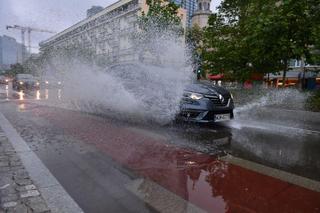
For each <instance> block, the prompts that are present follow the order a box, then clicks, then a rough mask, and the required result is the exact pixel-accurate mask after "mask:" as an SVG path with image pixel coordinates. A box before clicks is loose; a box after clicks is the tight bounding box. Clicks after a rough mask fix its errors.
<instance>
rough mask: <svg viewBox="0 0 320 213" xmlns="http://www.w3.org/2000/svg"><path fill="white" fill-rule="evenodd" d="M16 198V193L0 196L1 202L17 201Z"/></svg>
mask: <svg viewBox="0 0 320 213" xmlns="http://www.w3.org/2000/svg"><path fill="white" fill-rule="evenodd" d="M17 200H18V195H17V194H8V195H3V197H1V203H7V202H11V201H17Z"/></svg>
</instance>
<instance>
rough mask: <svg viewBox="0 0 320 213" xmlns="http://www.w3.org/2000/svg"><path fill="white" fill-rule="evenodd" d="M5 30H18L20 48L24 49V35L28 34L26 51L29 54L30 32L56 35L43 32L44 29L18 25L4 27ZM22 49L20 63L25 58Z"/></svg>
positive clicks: (46, 31)
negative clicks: (19, 32)
mask: <svg viewBox="0 0 320 213" xmlns="http://www.w3.org/2000/svg"><path fill="white" fill-rule="evenodd" d="M6 29H7V30H9V29H15V30H20V31H21V43H22V46H23V47H25V33H26V32H27V33H28V50H29V52H30V53H31V32H32V31H34V32H41V33H56V32H53V31H50V30H44V29H38V28H33V27H24V26H20V25H13V26H9V25H7V26H6ZM23 47H22V61H24V58H25V52H24V48H23Z"/></svg>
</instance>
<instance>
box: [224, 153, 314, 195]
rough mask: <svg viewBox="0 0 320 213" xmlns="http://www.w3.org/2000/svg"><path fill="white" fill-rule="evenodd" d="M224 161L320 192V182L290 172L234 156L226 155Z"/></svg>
mask: <svg viewBox="0 0 320 213" xmlns="http://www.w3.org/2000/svg"><path fill="white" fill-rule="evenodd" d="M220 159H221V160H223V161H227V162H229V163H231V164H234V165H237V166H240V167H243V168H246V169H249V170H252V171H254V172H257V173H260V174H263V175H267V176H270V177H273V178H276V179H280V180H282V181H285V182H288V183H291V184H294V185H297V186H301V187H304V188H307V189H310V190H312V191H317V192H320V182H319V181H315V180H311V179H309V178H305V177H301V176H299V175H295V174H292V173H289V172H285V171H282V170H279V169H274V168H271V167H267V166H264V165H261V164H258V163H254V162H252V161H248V160H244V159H241V158H237V157H234V156H232V155H226V156H223V157H221V158H220Z"/></svg>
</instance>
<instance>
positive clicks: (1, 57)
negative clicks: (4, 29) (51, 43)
mask: <svg viewBox="0 0 320 213" xmlns="http://www.w3.org/2000/svg"><path fill="white" fill-rule="evenodd" d="M23 48H24V51H26V48H25V47H23V46H22V45H21V44H20V43H18V42H17V41H16V39H14V38H12V37H10V36H6V35H3V36H0V68H1V69H9V68H10V65H11V64H16V63H22V50H23Z"/></svg>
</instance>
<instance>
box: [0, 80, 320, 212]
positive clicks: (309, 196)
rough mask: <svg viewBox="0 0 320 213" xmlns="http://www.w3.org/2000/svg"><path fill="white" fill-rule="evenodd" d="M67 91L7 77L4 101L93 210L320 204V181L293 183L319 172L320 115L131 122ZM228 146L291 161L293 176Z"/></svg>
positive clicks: (0, 96) (278, 162)
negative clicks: (19, 86) (89, 108)
mask: <svg viewBox="0 0 320 213" xmlns="http://www.w3.org/2000/svg"><path fill="white" fill-rule="evenodd" d="M62 97H63V92H62V91H61V90H60V89H58V88H45V89H41V90H39V91H37V90H33V91H23V92H22V91H12V90H11V88H10V86H8V87H6V86H5V85H1V87H0V110H1V112H2V113H3V114H4V115H5V117H6V118H7V119H8V120H9V121H10V122H11V124H12V125H13V126H14V128H16V129H17V131H18V133H19V134H20V135H21V136H22V138H23V139H24V140H25V141H26V142H27V143H28V145H29V146H30V148H31V149H32V150H33V151H34V152H35V153H36V154H37V155H38V157H39V158H40V159H41V160H42V161H43V163H44V164H45V165H46V166H47V167H48V169H49V170H50V171H51V173H52V174H53V175H54V176H55V177H56V178H57V180H58V181H59V182H60V183H61V185H62V186H63V187H64V188H65V189H66V191H67V192H68V193H69V194H70V196H71V197H72V198H73V199H74V200H75V201H76V202H77V203H78V204H79V206H80V207H81V208H82V209H83V210H84V211H85V212H158V211H167V212H172V211H175V212H185V211H187V210H188V208H190V207H188V206H189V205H188V203H192V204H193V205H195V206H196V207H199V208H200V209H202V210H204V211H207V212H227V211H230V212H253V211H254V212H271V211H274V212H302V211H304V212H318V211H320V193H319V191H317V189H314V190H313V189H312V188H308V189H306V188H305V187H302V186H301V185H299V184H298V185H295V184H292V183H289V182H290V179H292V178H291V175H292V176H294V177H296V176H299V177H302V182H303V181H304V180H305V179H304V178H306V180H312V181H316V182H317V181H320V154H319V150H320V132H319V131H318V130H317V128H318V126H316V125H315V124H311V125H308V129H303V128H297V125H290V124H288V125H284V124H279V122H277V121H275V122H274V123H272V119H270V117H268V119H266V120H267V121H265V122H264V120H263V117H262V118H261V116H259V119H257V120H255V119H254V118H253V117H251V118H250V119H249V118H248V119H247V120H246V118H245V117H246V116H250V112H249V113H247V115H246V116H242V117H241V120H240V119H237V118H236V119H235V120H234V121H232V122H227V123H219V124H215V125H199V124H186V123H176V122H174V123H172V124H169V125H166V126H161V125H157V124H154V123H153V124H150V123H132V122H126V121H125V120H117V119H116V118H114V117H112V116H110V115H108V114H101V113H100V114H95V113H84V112H81V111H78V110H72V109H66V107H65V106H64V105H63V104H61V103H63V98H62ZM253 110H254V109H253ZM313 125H314V128H313ZM291 127H292V128H291ZM225 156H233V157H235V158H237V159H242V160H245V161H246V162H251V163H252V164H254V165H262V166H264V167H266V168H271V169H275V170H276V171H281V172H282V171H284V172H286V174H287V176H288V178H287V179H288V181H286V180H283V178H282V179H281V178H277V176H276V175H274V176H272V177H270V176H268V175H265V172H263V171H261V172H259V171H258V172H257V170H254V169H252V170H251V169H250V168H249V169H248V166H241V164H240V165H239V164H237V165H236V164H233V163H230V162H228V161H224V160H221V159H223V158H224V157H225ZM264 167H262V168H264ZM259 168H260V167H259ZM280 179H281V180H280ZM138 180H143V181H140V182H139V181H138ZM137 183H139V184H138V186H137ZM151 183H152V184H151ZM302 185H303V184H302ZM166 193H168V194H169V195H170V196H171V195H174V196H177V198H179V199H181V200H182V201H181V200H179V199H178V200H177V201H176V202H174V204H172V202H171V203H170V202H169V201H168V200H166V199H168V197H169V195H168V196H164V195H166ZM292 194H294V196H292ZM289 195H290V196H289ZM165 197H167V198H165ZM171 200H173V199H171ZM185 201H186V202H187V204H186V203H184V202H185Z"/></svg>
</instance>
